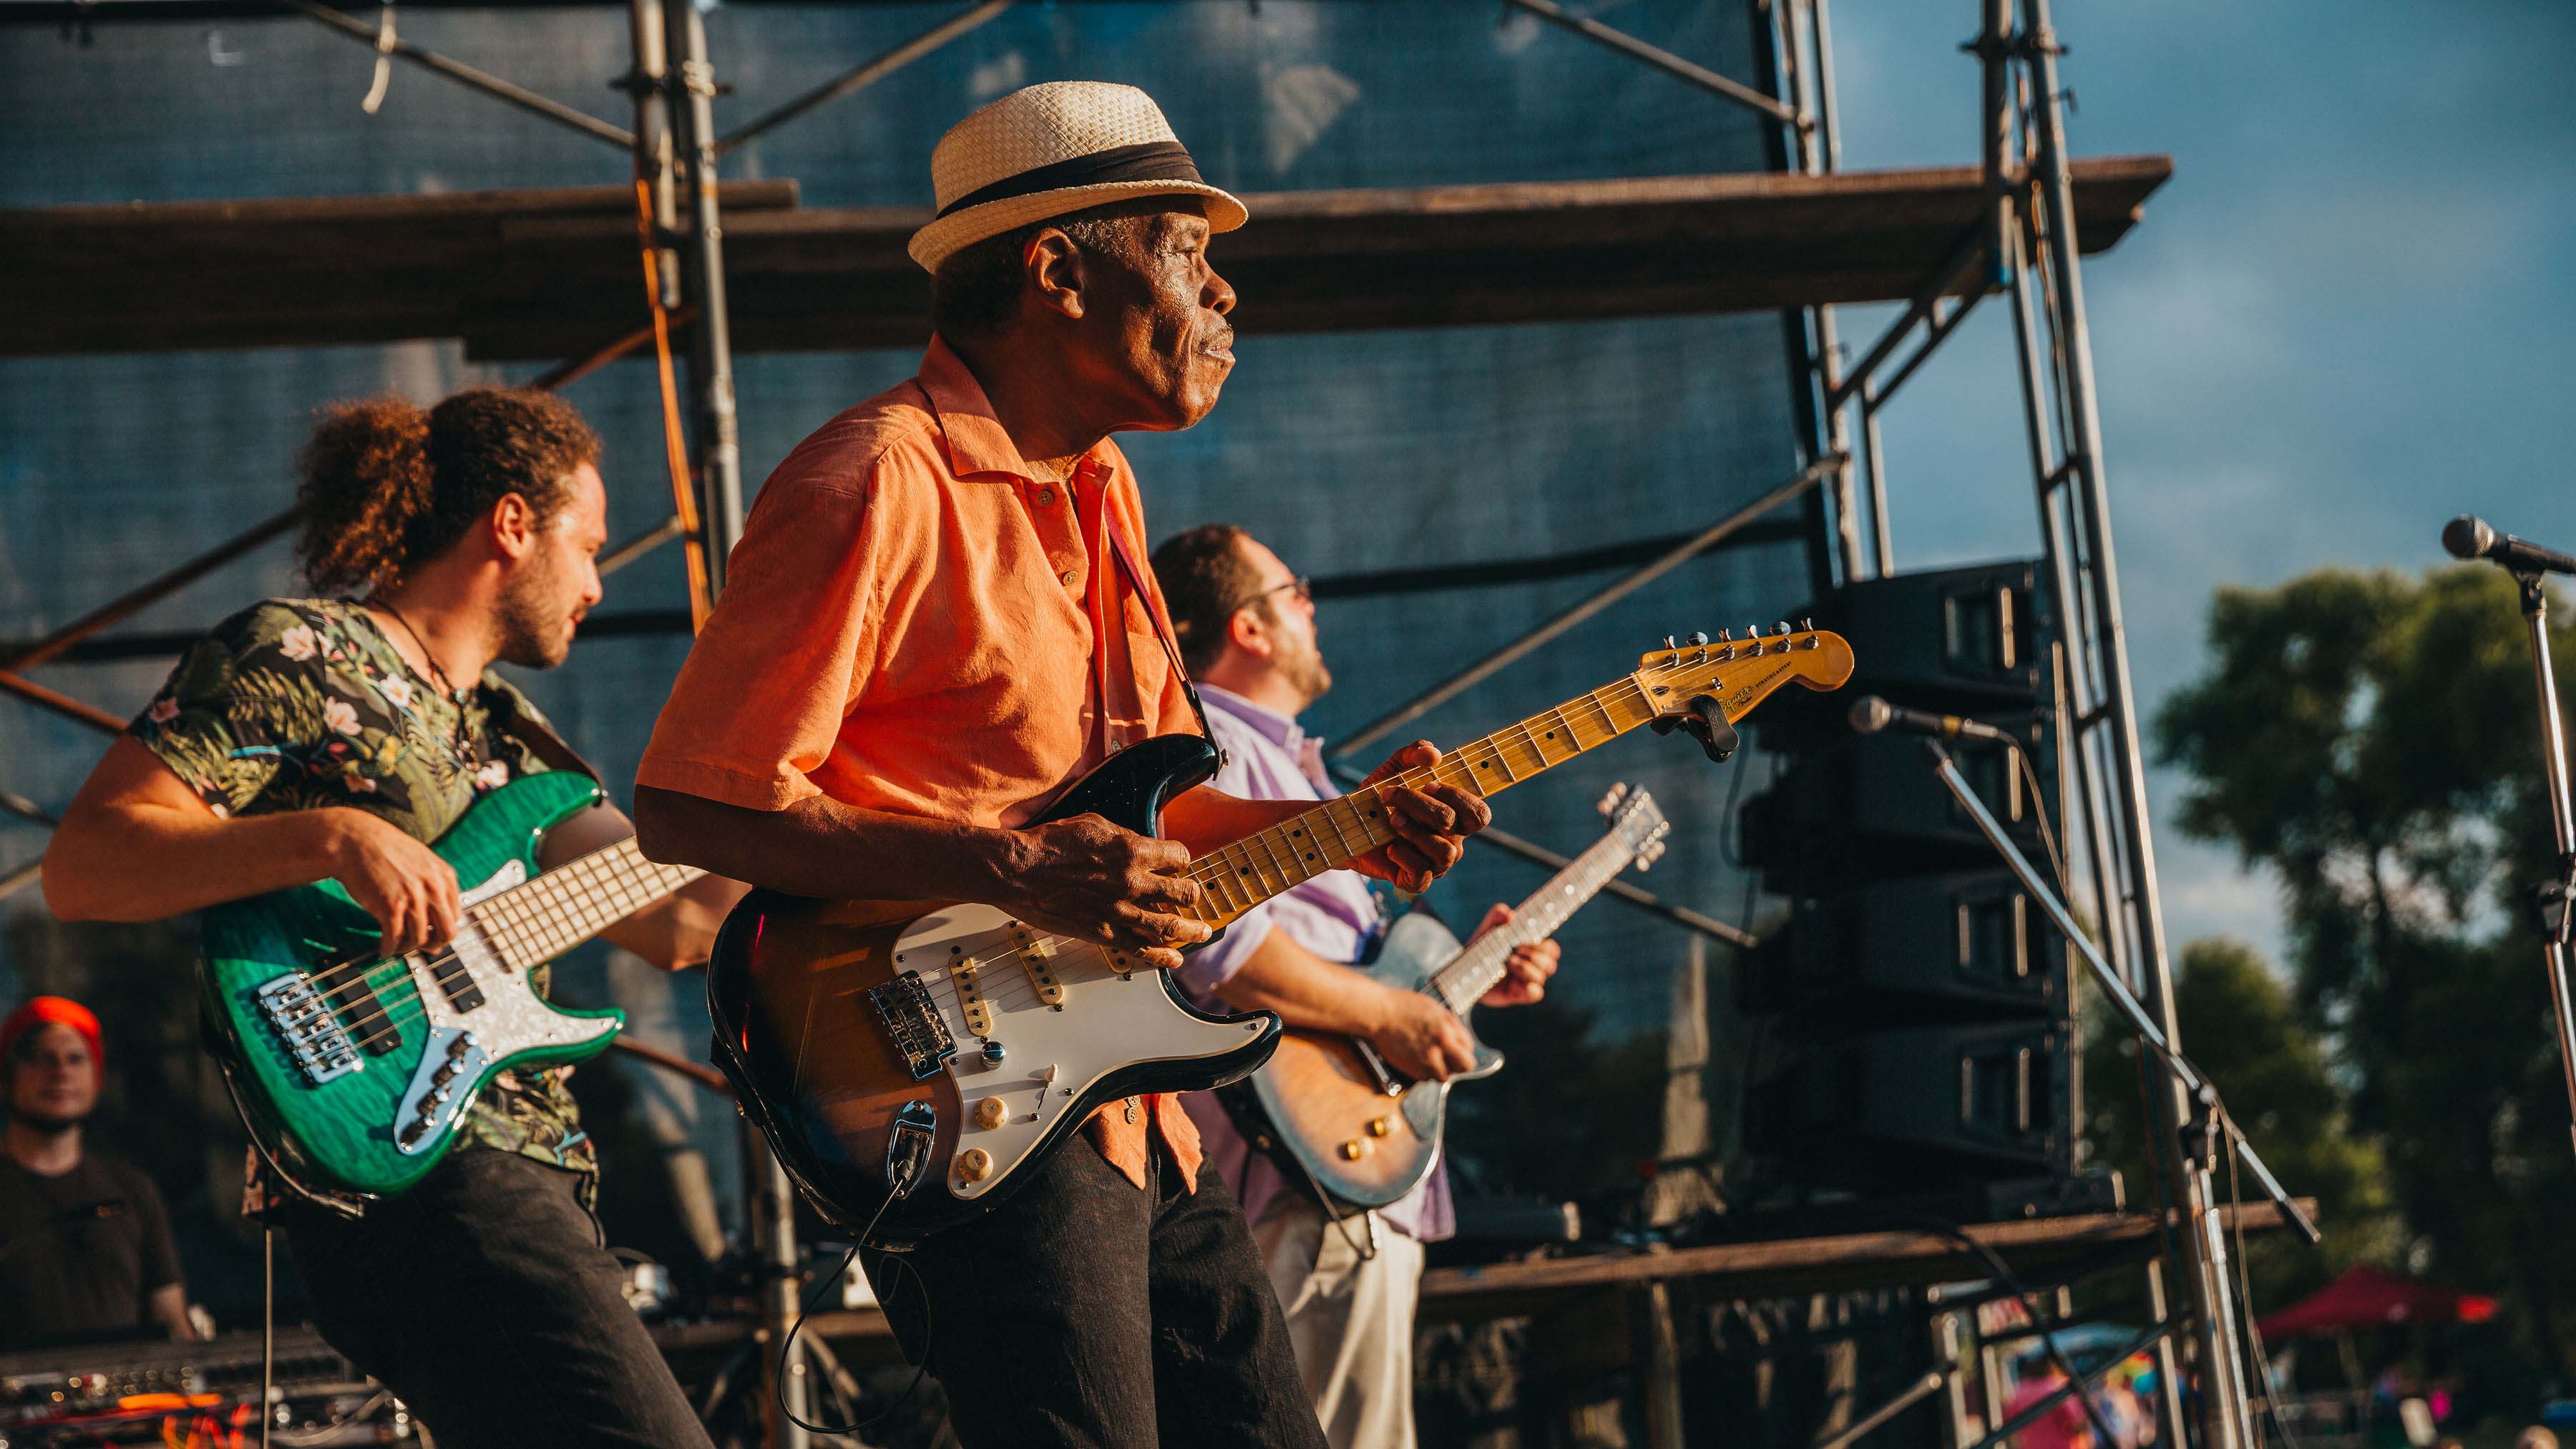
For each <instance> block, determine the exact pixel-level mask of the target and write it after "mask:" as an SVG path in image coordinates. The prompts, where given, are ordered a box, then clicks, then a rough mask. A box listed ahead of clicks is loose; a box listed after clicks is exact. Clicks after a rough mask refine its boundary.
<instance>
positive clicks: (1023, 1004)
mask: <svg viewBox="0 0 2576 1449" xmlns="http://www.w3.org/2000/svg"><path fill="white" fill-rule="evenodd" d="M1851 669H1852V657H1851V649H1850V647H1849V646H1848V645H1846V644H1845V643H1844V642H1843V641H1842V639H1841V638H1839V637H1838V636H1836V635H1833V634H1829V633H1823V632H1820V631H1815V630H1807V631H1803V632H1785V631H1784V632H1783V633H1781V634H1779V635H1777V636H1774V637H1769V638H1762V639H1756V640H1747V641H1744V642H1741V643H1727V644H1715V645H1710V644H1693V645H1684V646H1678V647H1673V648H1667V649H1663V650H1658V651H1656V652H1655V653H1652V654H1649V655H1647V656H1645V658H1643V659H1642V660H1640V661H1639V663H1638V665H1637V667H1636V669H1635V670H1634V671H1633V672H1631V673H1629V674H1626V675H1623V676H1621V677H1620V678H1619V679H1618V680H1617V681H1615V682H1613V683H1611V684H1609V685H1606V686H1604V687H1602V688H1600V689H1597V690H1594V691H1592V692H1591V693H1590V694H1586V695H1584V696H1582V697H1581V698H1579V699H1574V700H1569V701H1567V702H1566V703H1565V704H1563V705H1561V706H1559V707H1557V708H1555V709H1552V710H1547V711H1545V712H1543V713H1540V714H1537V715H1533V716H1531V717H1530V718H1528V719H1525V720H1522V721H1521V722H1520V723H1518V724H1515V725H1513V726H1511V727H1510V728H1509V729H1505V730H1502V731H1499V732H1497V733H1495V734H1492V735H1488V736H1486V737H1485V738H1483V739H1481V740H1477V741H1475V742H1473V743H1471V744H1468V745H1464V746H1462V747H1460V748H1458V749H1456V750H1453V751H1450V752H1449V753H1448V754H1446V755H1444V756H1443V757H1442V758H1441V761H1440V763H1439V764H1438V765H1437V766H1434V767H1432V768H1430V769H1426V770H1417V771H1413V772H1411V773H1409V774H1407V775H1403V776H1400V777H1397V778H1396V779H1394V780H1389V781H1384V782H1381V783H1379V784H1377V785H1373V786H1368V787H1364V788H1362V789H1358V790H1354V791H1353V792H1351V793H1350V794H1348V795H1345V796H1343V797H1341V798H1340V799H1338V800H1333V801H1330V802H1328V803H1326V804H1322V805H1318V806H1316V807H1315V808H1314V809H1312V810H1309V811H1306V812H1304V813H1303V814H1300V815H1296V816H1293V817H1291V818H1289V819H1287V820H1284V821H1282V822H1280V823H1279V824H1276V825H1273V826H1271V827H1270V828H1269V829H1267V830H1264V831H1262V832H1260V833H1259V834H1257V835H1253V836H1249V837H1247V838H1245V839H1243V840H1240V841H1237V842H1235V843H1234V844H1232V845H1228V846H1226V847H1224V848H1223V849H1220V850H1216V851H1211V852H1210V853H1208V854H1206V855H1204V856H1201V857H1199V858H1198V859H1197V860H1196V861H1194V862H1192V864H1191V866H1190V875H1191V877H1192V878H1193V879H1194V880H1196V881H1197V882H1198V884H1199V887H1200V890H1201V900H1200V904H1199V906H1198V908H1197V916H1198V919H1200V920H1202V921H1204V922H1206V923H1207V924H1209V925H1211V926H1219V927H1222V926H1224V925H1225V924H1226V923H1228V922H1230V921H1232V920H1234V919H1235V918H1236V917H1238V916H1241V915H1242V914H1243V913H1244V912H1246V911H1248V910H1250V909H1252V908H1253V907H1254V906H1256V905H1259V904H1260V903H1261V902H1263V901H1266V900H1268V899H1270V898H1271V897H1272V896H1275V895H1277V894H1278V893H1280V892H1281V891H1284V890H1287V889H1288V888H1290V887H1291V886H1294V885H1297V884H1298V883H1299V882H1301V881H1305V880H1307V879H1309V878H1311V877H1313V876H1315V875H1318V874H1320V873H1322V872H1324V871H1327V870H1332V869H1335V868H1338V867H1340V866H1343V865H1346V864H1348V863H1349V862H1350V861H1352V860H1353V859H1355V858H1357V857H1359V856H1361V855H1364V854H1366V853H1367V852H1369V851H1371V850H1374V849H1376V848H1377V847H1379V846H1381V845H1384V844H1386V843H1387V842H1388V841H1389V840H1391V839H1393V838H1394V832H1393V830H1392V829H1391V828H1390V826H1389V823H1388V820H1387V815H1386V811H1387V807H1386V804H1385V801H1384V798H1383V797H1384V792H1385V791H1386V789H1387V788H1388V787H1389V786H1391V785H1396V784H1412V785H1421V784H1428V783H1431V782H1432V781H1433V780H1435V779H1436V780H1439V781H1442V782H1445V783H1448V784H1452V785H1456V786H1459V787H1461V788H1464V789H1468V790H1473V791H1476V792H1477V793H1479V794H1484V795H1491V794H1494V793H1496V792H1498V791H1501V790H1503V789H1506V788H1508V787H1509V786H1511V785H1513V784H1515V783H1517V782H1519V781H1522V780H1526V779H1528V778H1530V777H1531V776H1533V775H1536V774H1538V773H1539V772H1540V771H1543V770H1545V769H1547V768H1549V767H1550V766H1553V765H1557V764H1561V763H1563V762H1564V761H1566V760H1569V759H1571V758H1573V757H1574V756H1575V755H1577V754H1580V753H1582V752H1583V751H1585V750H1588V749H1591V748H1592V747H1594V746H1596V745H1600V744H1603V743H1606V742H1608V741H1609V740H1612V739H1615V738H1617V737H1618V736H1620V735H1622V734H1625V733H1627V732H1628V731H1630V730H1632V729H1635V728H1636V727H1637V726H1639V725H1644V724H1651V723H1655V722H1657V721H1664V722H1667V723H1668V724H1680V725H1686V726H1688V727H1690V728H1692V729H1693V730H1694V731H1695V732H1699V733H1702V734H1703V735H1708V736H1713V737H1715V738H1716V739H1717V740H1719V741H1721V742H1725V743H1729V744H1731V741H1732V738H1733V729H1732V726H1731V724H1730V722H1731V721H1733V720H1737V719H1740V718H1742V717H1743V716H1744V715H1745V714H1746V713H1747V712H1748V711H1750V710H1751V709H1752V708H1753V707H1754V706H1755V705H1756V704H1758V703H1760V702H1761V701H1762V700H1763V699H1764V698H1766V697H1767V696H1769V695H1770V694H1771V693H1772V692H1773V691H1774V690H1777V689H1778V688H1780V687H1781V686H1782V685H1784V684H1788V683H1790V682H1791V681H1796V682H1797V683H1799V684H1801V685H1804V686H1805V687H1807V688H1810V689H1832V688H1835V687H1837V686H1839V685H1840V684H1841V683H1842V682H1843V681H1844V680H1845V679H1847V678H1849V677H1850V675H1851ZM1216 766H1217V759H1216V751H1215V749H1214V747H1212V746H1211V745H1209V744H1208V742H1207V741H1205V740H1203V739H1200V738H1198V737H1196V736H1192V735H1165V736H1161V737H1159V738H1156V739H1151V740H1147V741H1145V742H1143V743H1142V744H1138V745H1134V746H1131V747H1130V748H1128V749H1126V750H1123V751H1121V752H1119V753H1118V754H1116V755H1114V756H1112V757H1110V758H1109V759H1108V760H1106V761H1104V762H1102V764H1101V765H1100V766H1099V767H1098V768H1097V769H1094V770H1093V771H1092V772H1091V773H1090V774H1088V775H1086V776H1084V777H1083V778H1082V779H1081V780H1080V781H1078V782H1076V783H1075V784H1074V786H1073V787H1072V789H1071V790H1069V791H1068V792H1067V793H1066V795H1065V796H1064V797H1063V798H1062V799H1061V800H1059V801H1057V802H1055V804H1054V805H1053V806H1052V807H1051V808H1050V809H1049V810H1048V811H1047V812H1046V814H1044V815H1043V816H1041V817H1039V819H1038V820H1037V821H1036V822H1033V823H1039V824H1043V823H1046V822H1048V821H1053V820H1061V819H1068V818H1071V817H1073V816H1076V815H1082V814H1086V813H1090V814H1098V815H1100V816H1102V817H1104V818H1106V819H1108V820H1109V821H1111V822H1112V823H1114V824H1117V825H1120V826H1123V827H1125V828H1127V829H1129V830H1133V831H1136V832H1138V833H1140V834H1146V835H1152V834H1155V833H1157V825H1158V821H1159V818H1160V815H1161V812H1162V807H1163V805H1164V803H1165V802H1166V801H1168V800H1170V799H1171V798H1173V797H1174V796H1176V795H1178V794H1180V793H1181V792H1183V791H1185V790H1188V789H1190V788H1192V787H1193V786H1196V785H1198V784H1200V783H1202V782H1204V781H1205V780H1207V779H1208V778H1209V777H1210V776H1211V775H1213V774H1214V773H1215V772H1216ZM707 1001H708V1006H709V1010H710V1011H711V1013H712V1014H713V1017H714V1021H715V1058H716V1064H717V1065H718V1066H719V1067H722V1068H723V1069H724V1071H725V1073H726V1075H727V1076H729V1077H730V1078H732V1080H733V1083H734V1086H735V1089H736V1093H735V1100H736V1101H737V1103H738V1104H739V1105H740V1106H741V1108H742V1110H743V1112H744V1114H745V1115H746V1116H747V1117H748V1118H749V1119H750V1120H751V1121H752V1122H753V1123H754V1124H755V1125H756V1126H758V1127H759V1128H760V1130H761V1132H762V1133H763V1135H765V1136H766V1137H767V1138H768V1139H769V1143H770V1146H771V1147H772V1148H773V1149H774V1150H775V1151H776V1153H777V1155H778V1158H779V1161H780V1162H781V1163H783V1164H784V1165H785V1166H786V1168H787V1170H788V1172H789V1174H790V1175H791V1176H792V1177H794V1178H795V1180H796V1182H797V1184H798V1186H799V1187H800V1188H801V1189H802V1190H803V1191H804V1192H805V1194H806V1196H807V1197H808V1198H810V1199H811V1200H812V1201H813V1203H814V1205H815V1206H816V1207H817V1208H818V1209H819V1210H820V1211H822V1213H823V1214H824V1215H825V1216H826V1217H828V1218H830V1219H831V1220H833V1221H834V1222H835V1223H837V1224H839V1225H841V1226H842V1227H844V1228H848V1229H851V1230H854V1231H856V1232H858V1233H859V1234H861V1235H862V1236H863V1237H865V1238H866V1239H867V1241H868V1242H870V1243H871V1244H872V1245H875V1246H878V1247H887V1248H897V1247H903V1246H907V1245H909V1244H911V1243H913V1242H916V1241H918V1240H919V1239H920V1238H922V1237H923V1236H924V1235H926V1234H929V1233H932V1232H936V1231H938V1230H940V1229H942V1228H945V1227H950V1226H953V1225H955V1224H958V1223H961V1222H965V1221H968V1220H969V1219H972V1218H974V1217H975V1216H977V1215H979V1214H980V1213H982V1212H985V1211H987V1210H989V1209H990V1208H991V1207H992V1206H993V1205H995V1204H998V1203H1000V1202H1002V1201H1004V1200H1005V1199H1006V1198H1007V1197H1009V1196H1010V1194H1011V1193H1012V1192H1013V1191H1015V1190H1016V1189H1017V1188H1019V1187H1020V1186H1022V1185H1024V1184H1025V1183H1026V1182H1027V1181H1028V1180H1029V1179H1030V1178H1031V1177H1032V1176H1033V1175H1034V1174H1032V1173H1031V1172H1030V1171H1029V1168H1030V1167H1031V1166H1032V1165H1033V1164H1035V1163H1037V1162H1039V1161H1041V1160H1043V1159H1044V1158H1045V1156H1046V1155H1047V1154H1048V1153H1050V1152H1052V1151H1053V1150H1055V1149H1056V1148H1057V1147H1058V1146H1060V1145H1061V1144H1062V1143H1063V1142H1064V1141H1065V1139H1066V1138H1067V1137H1068V1136H1070V1135H1071V1134H1072V1133H1073V1131H1074V1129H1075V1128H1076V1127H1077V1126H1078V1125H1079V1124H1080V1123H1081V1122H1082V1120H1083V1119H1084V1118H1085V1117H1086V1116H1088V1115H1089V1114H1090V1113H1091V1111H1092V1110H1093V1109H1094V1108H1096V1107H1098V1106H1100V1105H1102V1104H1104V1103H1107V1102H1113V1101H1116V1100H1117V1099H1118V1098H1120V1097H1123V1096H1126V1095H1129V1094H1131V1093H1137V1092H1175V1091H1196V1090H1202V1089H1205V1088H1210V1087H1216V1086H1221V1085H1224V1084H1226V1083H1228V1082H1232V1081H1236V1080H1239V1079H1241V1078H1242V1077H1243V1076H1244V1075H1246V1074H1247V1073H1249V1072H1251V1071H1252V1070H1253V1069H1254V1068H1256V1067H1258V1066H1260V1065H1261V1064H1262V1062H1264V1061H1265V1060H1267V1059H1268V1057H1269V1055H1270V1053H1271V1050H1272V1049H1273V1048H1274V1047H1275V1046H1276V1045H1277V1043H1278V1039H1279V1032H1280V1026H1279V1019H1278V1018H1277V1017H1275V1016H1273V1015H1271V1014H1269V1013H1267V1012H1257V1013H1253V1014H1250V1015H1245V1016H1216V1015H1211V1014H1209V1013H1207V1012H1203V1011H1200V1010H1198V1009H1197V1008H1195V1007H1193V1006H1191V1005H1190V1004H1189V1003H1188V1002H1187V1001H1186V1000H1185V999H1184V998H1183V997H1182V996H1181V994H1180V992H1179V990H1178V989H1177V988H1176V987H1175V986H1173V985H1172V983H1171V982H1170V981H1169V980H1168V979H1167V978H1166V977H1165V976H1164V974H1163V973H1162V972H1159V971H1155V970H1151V969H1145V968H1143V967H1142V966H1141V964H1140V963H1139V962H1137V961H1136V960H1134V959H1133V958H1131V957H1129V956H1126V955H1123V954H1121V953H1119V952H1116V951H1112V950H1110V949H1108V948H1106V947H1101V946H1095V945H1090V944H1086V943H1083V942H1078V941H1074V940H1071V939H1068V938H1064V937H1059V936H1055V935H1052V934H1050V933H1048V932H1046V931H1044V930H1041V929H1039V928H1037V927H1035V926H1032V925H1030V924H1028V923H1027V922H1024V921H1019V920H1016V919H1013V918H1012V917H1011V916H1010V915H1009V914H1008V913H1006V912H1004V911H1001V910H999V909H997V908H995V907H992V906H985V905H976V904H972V903H965V904H952V903H940V902H921V901H913V902H899V901H897V902H888V901H866V900H817V899H809V898H803V897H795V896H787V895H781V894H779V893H776V892H772V891H765V890H757V891H754V892H752V893H751V894H750V895H749V896H747V897H745V898H744V899H743V901H742V903H741V904H740V905H738V906H736V907H735V908H734V911H733V914H732V915H731V916H729V917H728V918H727V919H726V921H725V925H724V929H723V930H722V932H720V933H719V935H718V936H717V939H716V949H715V957H714V959H713V960H712V961H711V962H710V963H709V964H708V970H707Z"/></svg>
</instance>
